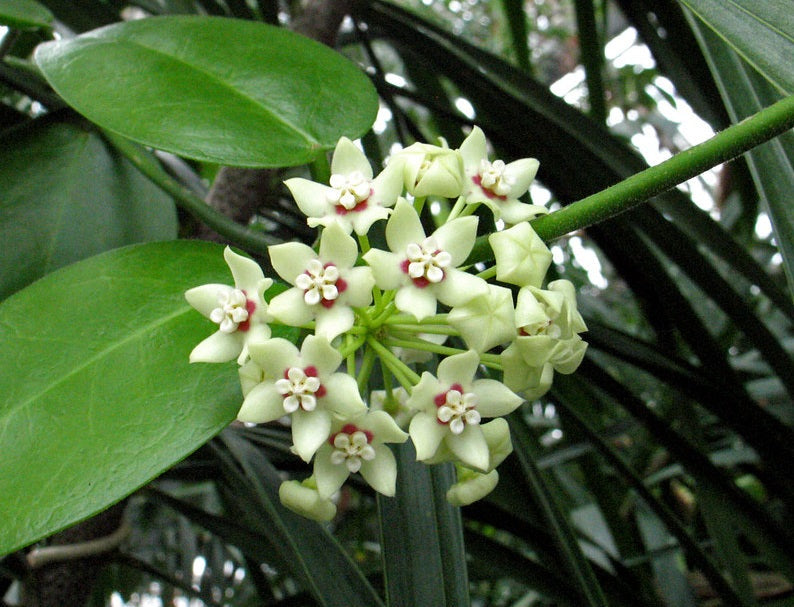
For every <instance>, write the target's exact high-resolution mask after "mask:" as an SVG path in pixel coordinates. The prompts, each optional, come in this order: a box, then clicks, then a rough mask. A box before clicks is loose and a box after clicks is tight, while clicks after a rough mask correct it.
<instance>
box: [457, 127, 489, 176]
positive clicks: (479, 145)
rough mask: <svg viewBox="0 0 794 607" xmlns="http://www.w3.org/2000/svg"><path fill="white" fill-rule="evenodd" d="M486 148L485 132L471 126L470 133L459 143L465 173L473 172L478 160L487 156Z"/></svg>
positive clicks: (478, 162) (476, 167) (477, 167)
mask: <svg viewBox="0 0 794 607" xmlns="http://www.w3.org/2000/svg"><path fill="white" fill-rule="evenodd" d="M487 154H488V149H487V143H486V141H485V133H483V132H482V129H480V127H478V126H475V127H472V129H471V133H469V135H468V137H466V139H464V140H463V143H462V144H461V145H460V155H461V156H462V157H463V166H464V167H465V168H466V173H467V174H475V173H476V172H477V170H478V169H479V166H480V161H481V160H482V159H483V158H487Z"/></svg>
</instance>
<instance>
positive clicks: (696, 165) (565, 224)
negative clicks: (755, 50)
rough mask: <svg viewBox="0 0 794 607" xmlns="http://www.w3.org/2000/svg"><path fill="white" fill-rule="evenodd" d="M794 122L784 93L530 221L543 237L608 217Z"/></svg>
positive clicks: (793, 106)
mask: <svg viewBox="0 0 794 607" xmlns="http://www.w3.org/2000/svg"><path fill="white" fill-rule="evenodd" d="M792 127H794V95H792V96H789V97H786V98H785V99H781V100H780V101H778V102H777V103H775V104H774V105H771V106H769V107H768V108H765V109H763V110H761V111H760V112H758V113H757V114H755V115H753V116H751V117H750V118H747V119H745V120H743V121H742V122H740V123H739V124H735V125H733V126H731V127H728V128H727V129H725V130H724V131H722V132H721V133H717V134H716V135H714V137H712V138H711V139H709V140H708V141H704V142H703V143H701V144H699V145H696V146H694V147H692V148H690V149H688V150H684V151H683V152H680V153H678V154H676V155H675V156H673V157H672V158H670V159H668V160H665V161H664V162H662V163H661V164H658V165H656V166H654V167H650V168H648V169H645V170H644V171H642V172H640V173H637V174H636V175H632V176H631V177H629V178H628V179H624V180H623V181H621V182H620V183H617V184H615V185H613V186H612V187H609V188H607V189H606V190H602V191H600V192H598V193H596V194H593V195H592V196H588V197H587V198H583V199H582V200H580V201H578V202H575V203H573V204H570V205H568V206H567V207H564V208H562V209H560V210H559V211H556V212H554V213H550V214H549V215H545V216H543V217H538V218H537V219H534V220H533V221H532V227H533V228H535V231H536V232H537V233H538V235H539V236H540V237H541V238H542V239H543V240H545V241H547V242H548V241H550V240H554V239H556V238H559V237H560V236H563V235H565V234H568V233H570V232H573V231H576V230H580V229H582V228H585V227H587V226H590V225H593V224H595V223H599V222H601V221H605V220H607V219H609V218H611V217H614V216H615V215H618V214H620V213H623V212H625V211H628V210H629V209H632V208H634V207H635V206H637V205H639V204H642V203H643V202H645V201H647V200H648V199H650V198H652V197H653V196H656V195H657V194H661V193H662V192H664V191H666V190H669V189H670V188H674V187H675V186H677V185H678V184H680V183H683V182H685V181H687V180H688V179H691V178H692V177H696V176H697V175H700V174H701V173H703V172H704V171H707V170H709V169H711V168H713V167H715V166H717V165H718V164H721V163H723V162H727V161H728V160H731V159H733V158H736V157H737V156H739V155H741V154H743V153H744V152H746V151H748V150H750V149H752V148H754V147H755V146H757V145H760V144H762V143H764V142H765V141H769V140H770V139H772V138H773V137H776V136H778V135H781V134H783V133H785V132H786V131H788V130H789V129H791V128H792Z"/></svg>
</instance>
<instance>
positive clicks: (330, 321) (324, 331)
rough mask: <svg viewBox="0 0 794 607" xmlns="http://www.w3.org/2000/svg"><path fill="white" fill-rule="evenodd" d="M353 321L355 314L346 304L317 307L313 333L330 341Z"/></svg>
mask: <svg viewBox="0 0 794 607" xmlns="http://www.w3.org/2000/svg"><path fill="white" fill-rule="evenodd" d="M354 321H355V314H353V310H351V309H350V308H349V307H348V306H345V305H343V304H340V303H337V304H334V305H333V306H331V307H330V308H323V307H320V308H318V309H317V325H316V328H315V330H314V333H315V335H319V336H320V337H325V338H326V339H327V340H328V341H331V340H332V339H333V338H334V337H336V336H337V335H341V334H342V333H344V332H345V331H347V330H349V329H350V327H352V326H353V322H354Z"/></svg>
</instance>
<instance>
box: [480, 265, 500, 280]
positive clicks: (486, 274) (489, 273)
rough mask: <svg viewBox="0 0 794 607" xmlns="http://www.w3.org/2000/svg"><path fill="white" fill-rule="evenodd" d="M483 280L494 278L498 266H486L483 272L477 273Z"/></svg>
mask: <svg viewBox="0 0 794 607" xmlns="http://www.w3.org/2000/svg"><path fill="white" fill-rule="evenodd" d="M477 276H479V277H480V278H482V279H483V280H488V279H489V278H493V277H494V276H496V266H491V267H490V268H485V269H484V270H483V271H482V272H480V273H479V274H477Z"/></svg>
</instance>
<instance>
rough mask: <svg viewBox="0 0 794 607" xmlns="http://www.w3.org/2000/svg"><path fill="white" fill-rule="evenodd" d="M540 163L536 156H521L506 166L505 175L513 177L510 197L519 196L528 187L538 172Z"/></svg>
mask: <svg viewBox="0 0 794 607" xmlns="http://www.w3.org/2000/svg"><path fill="white" fill-rule="evenodd" d="M539 165H540V163H539V162H538V161H537V160H535V159H534V158H521V159H520V160H514V161H513V162H511V163H510V164H508V165H507V166H506V167H505V172H504V174H505V177H507V178H512V179H513V180H514V181H513V185H512V187H511V188H510V193H509V194H508V198H518V197H519V196H522V195H523V194H524V193H525V192H526V191H527V190H528V189H529V186H530V184H531V183H532V180H533V179H535V174H536V173H537V172H538V166H539Z"/></svg>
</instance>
